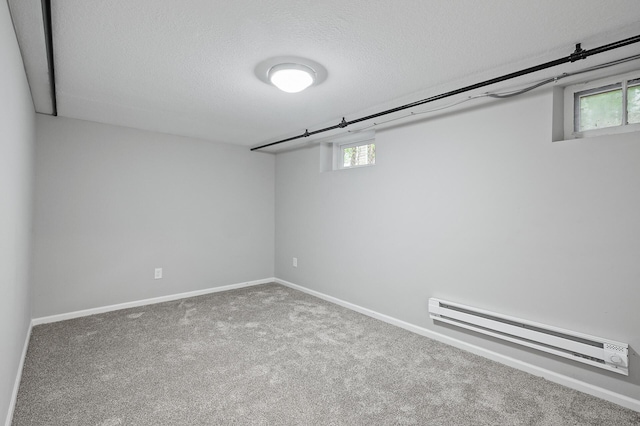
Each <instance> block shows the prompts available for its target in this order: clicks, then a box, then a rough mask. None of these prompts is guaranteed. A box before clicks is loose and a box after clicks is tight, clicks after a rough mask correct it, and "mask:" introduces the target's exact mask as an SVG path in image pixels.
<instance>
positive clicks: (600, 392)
mask: <svg viewBox="0 0 640 426" xmlns="http://www.w3.org/2000/svg"><path fill="white" fill-rule="evenodd" d="M274 281H275V282H276V283H278V284H282V285H284V286H287V287H290V288H292V289H294V290H299V291H302V292H303V293H307V294H310V295H312V296H316V297H318V298H320V299H324V300H326V301H328V302H332V303H335V304H336V305H340V306H342V307H345V308H347V309H351V310H353V311H356V312H359V313H361V314H364V315H367V316H369V317H372V318H375V319H378V320H380V321H384V322H386V323H389V324H392V325H395V326H397V327H400V328H404V329H405V330H408V331H411V332H413V333H416V334H419V335H421V336H425V337H428V338H430V339H434V340H437V341H439V342H442V343H445V344H447V345H450V346H454V347H456V348H459V349H462V350H465V351H467V352H471V353H473V354H476V355H480V356H482V357H484V358H488V359H490V360H492V361H496V362H499V363H501V364H505V365H508V366H509V367H513V368H516V369H518V370H521V371H525V372H527V373H530V374H533V375H535V376H541V377H544V378H545V379H547V380H549V381H551V382H554V383H558V384H560V385H563V386H566V387H568V388H571V389H575V390H577V391H580V392H584V393H586V394H589V395H593V396H595V397H598V398H601V399H604V400H605V401H609V402H613V403H614V404H618V405H621V406H623V407H625V408H629V409H631V410H634V411H638V412H640V400H637V399H633V398H630V397H628V396H626V395H622V394H619V393H616V392H613V391H610V390H608V389H604V388H601V387H598V386H595V385H592V384H590V383H586V382H583V381H581V380H576V379H573V378H571V377H568V376H565V375H563V374H560V373H556V372H553V371H551V370H547V369H545V368H542V367H538V366H535V365H533V364H529V363H526V362H523V361H520V360H517V359H515V358H511V357H509V356H506V355H502V354H499V353H497V352H493V351H490V350H488V349H484V348H481V347H479V346H476V345H472V344H470V343H466V342H463V341H462V340H458V339H454V338H452V337H449V336H446V335H444V334H441V333H436V332H435V331H431V330H429V329H426V328H424V327H420V326H417V325H414V324H410V323H408V322H405V321H402V320H399V319H397V318H394V317H390V316H388V315H385V314H381V313H379V312H376V311H373V310H371V309H368V308H363V307H362V306H358V305H355V304H353V303H350V302H346V301H344V300H342V299H338V298H336V297H333V296H329V295H326V294H324V293H320V292H319V291H315V290H311V289H308V288H306V287H302V286H300V285H298V284H294V283H291V282H289V281H285V280H282V279H280V278H275V279H274Z"/></svg>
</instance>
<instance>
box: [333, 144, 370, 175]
mask: <svg viewBox="0 0 640 426" xmlns="http://www.w3.org/2000/svg"><path fill="white" fill-rule="evenodd" d="M374 164H376V144H375V143H374V141H373V140H368V141H363V142H355V143H350V144H344V145H339V155H338V168H340V169H350V168H352V167H361V166H372V165H374Z"/></svg>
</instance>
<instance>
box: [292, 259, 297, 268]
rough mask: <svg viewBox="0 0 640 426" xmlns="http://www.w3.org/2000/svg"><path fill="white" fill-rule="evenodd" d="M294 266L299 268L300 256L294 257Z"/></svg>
mask: <svg viewBox="0 0 640 426" xmlns="http://www.w3.org/2000/svg"><path fill="white" fill-rule="evenodd" d="M293 267H294V268H297V267H298V258H297V257H294V258H293Z"/></svg>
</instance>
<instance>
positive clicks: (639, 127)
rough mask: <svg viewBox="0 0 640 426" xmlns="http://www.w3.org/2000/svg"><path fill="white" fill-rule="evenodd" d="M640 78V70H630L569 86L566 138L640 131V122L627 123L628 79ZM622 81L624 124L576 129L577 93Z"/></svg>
mask: <svg viewBox="0 0 640 426" xmlns="http://www.w3.org/2000/svg"><path fill="white" fill-rule="evenodd" d="M638 78H640V70H637V71H633V72H628V73H624V74H618V75H614V76H610V77H606V78H600V79H598V80H593V81H587V82H584V83H579V84H574V85H571V86H567V87H566V88H565V89H564V139H565V140H568V139H580V138H590V137H595V136H601V135H614V134H620V133H630V132H638V131H640V123H634V124H627V123H626V121H627V112H626V108H627V104H626V99H627V94H626V93H627V92H626V89H627V81H628V80H635V79H638ZM618 83H621V87H622V89H623V92H622V93H623V107H624V111H623V124H622V125H620V126H612V127H605V128H602V129H593V130H585V131H582V132H576V131H575V123H576V109H575V95H576V93H579V92H584V91H587V90H592V89H597V88H600V87H604V86H609V85H613V84H618Z"/></svg>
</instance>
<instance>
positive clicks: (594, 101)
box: [578, 89, 622, 132]
mask: <svg viewBox="0 0 640 426" xmlns="http://www.w3.org/2000/svg"><path fill="white" fill-rule="evenodd" d="M621 124H622V90H620V89H618V90H611V91H608V92H601V93H594V94H593V95H584V96H580V128H579V129H578V131H580V132H582V131H585V130H592V129H601V128H603V127H611V126H620V125H621Z"/></svg>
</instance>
